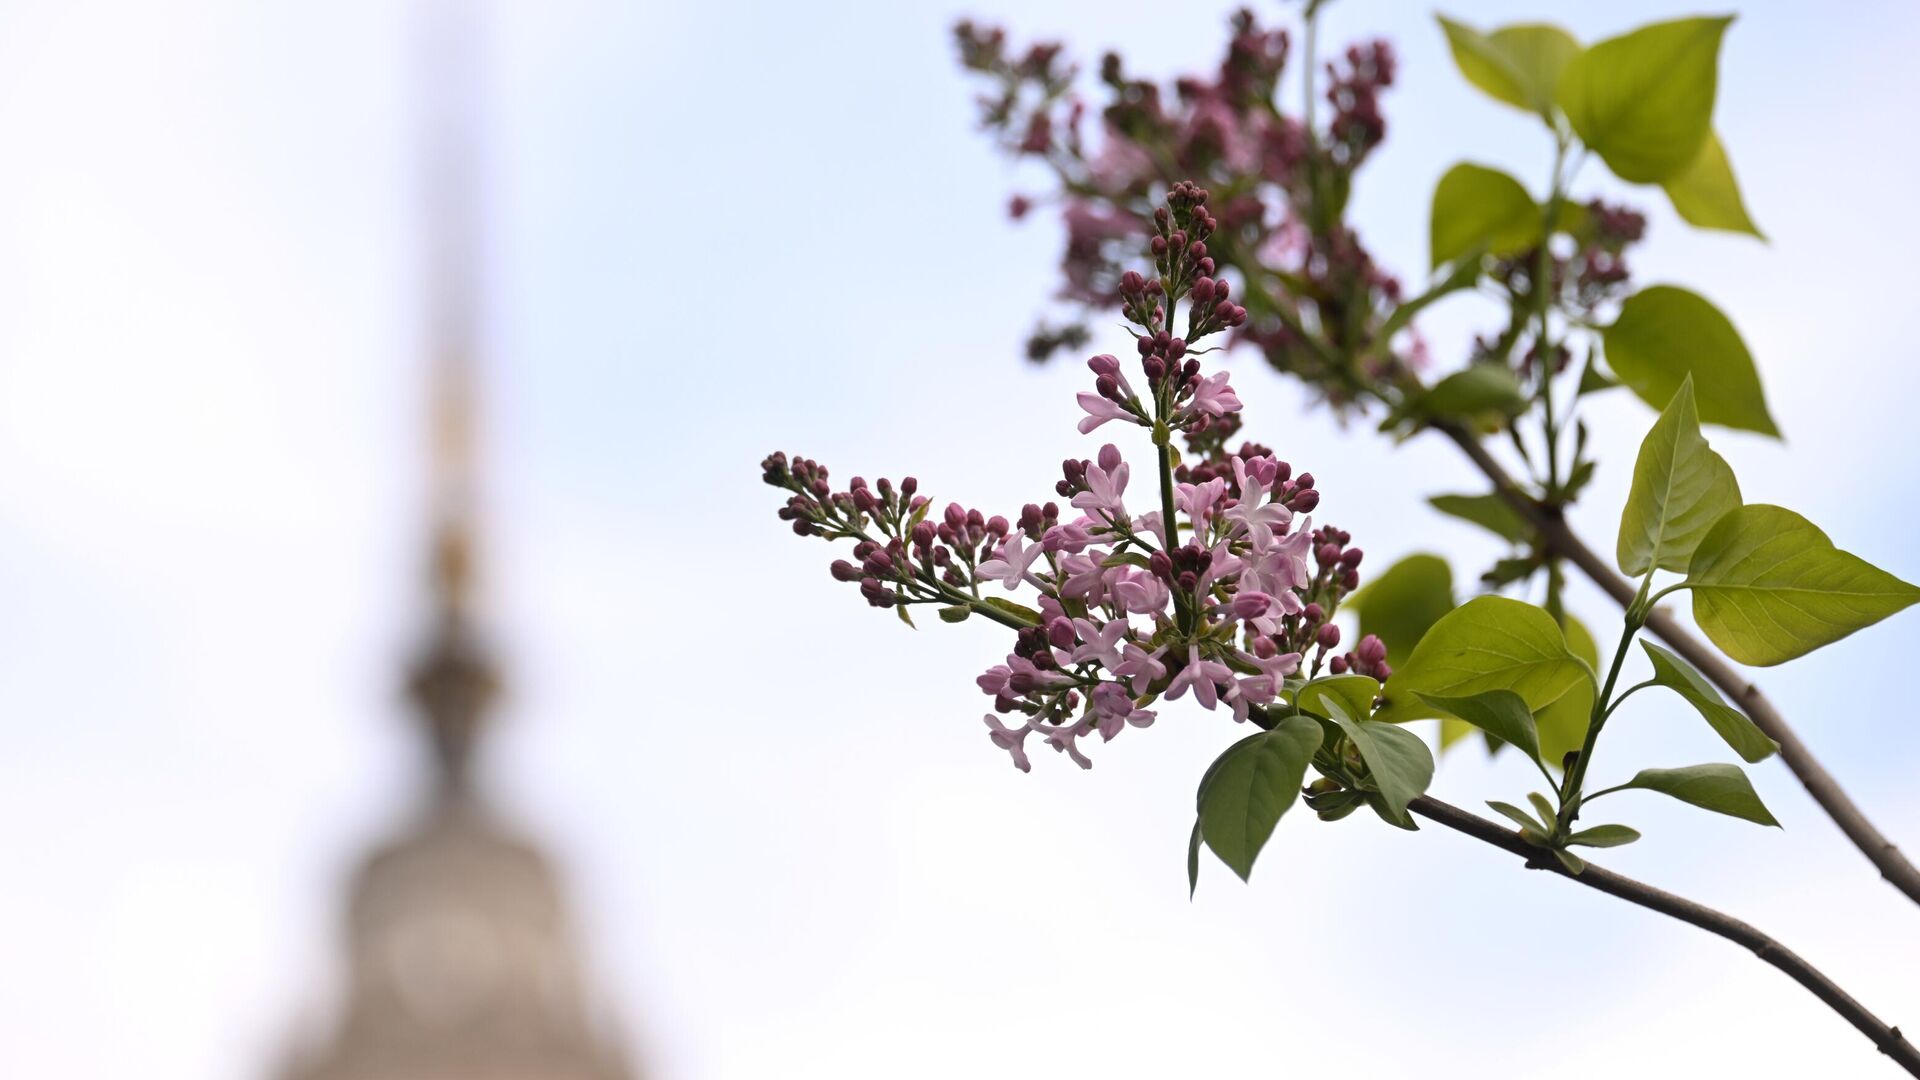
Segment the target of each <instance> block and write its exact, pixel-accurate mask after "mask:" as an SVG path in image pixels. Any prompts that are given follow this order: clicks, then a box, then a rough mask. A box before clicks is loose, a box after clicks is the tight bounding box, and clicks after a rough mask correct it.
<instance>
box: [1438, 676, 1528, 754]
mask: <svg viewBox="0 0 1920 1080" xmlns="http://www.w3.org/2000/svg"><path fill="white" fill-rule="evenodd" d="M1419 697H1420V700H1422V701H1424V702H1426V703H1427V704H1428V705H1431V706H1433V707H1434V708H1436V709H1439V710H1440V711H1441V712H1444V713H1450V714H1452V715H1453V716H1455V717H1458V718H1459V719H1461V720H1464V721H1466V722H1467V723H1469V724H1472V725H1473V726H1474V727H1477V728H1479V729H1480V730H1481V731H1484V732H1487V733H1488V734H1490V735H1493V736H1495V737H1497V738H1499V739H1500V740H1501V741H1503V742H1509V743H1512V744H1513V745H1515V746H1517V747H1519V748H1520V750H1521V752H1522V753H1524V754H1526V755H1527V756H1528V757H1530V758H1532V759H1533V760H1535V761H1539V760H1540V732H1539V730H1538V729H1537V728H1535V727H1534V723H1533V712H1532V711H1531V710H1529V709H1528V708H1527V703H1526V701H1525V700H1524V699H1522V698H1521V697H1520V695H1519V694H1516V693H1514V692H1513V691H1511V690H1488V691H1485V692H1483V693H1479V694H1474V695H1473V696H1471V697H1443V696H1441V695H1439V694H1421V695H1419Z"/></svg>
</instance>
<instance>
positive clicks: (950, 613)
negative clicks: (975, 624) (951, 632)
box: [940, 604, 973, 623]
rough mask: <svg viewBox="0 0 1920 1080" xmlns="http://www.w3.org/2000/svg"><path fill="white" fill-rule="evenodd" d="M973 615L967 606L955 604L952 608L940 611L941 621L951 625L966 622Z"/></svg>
mask: <svg viewBox="0 0 1920 1080" xmlns="http://www.w3.org/2000/svg"><path fill="white" fill-rule="evenodd" d="M971 614H973V609H972V608H970V607H968V606H967V605H965V604H955V605H953V606H952V607H943V608H941V609H940V621H941V622H949V623H961V622H966V621H967V616H969V615H971Z"/></svg>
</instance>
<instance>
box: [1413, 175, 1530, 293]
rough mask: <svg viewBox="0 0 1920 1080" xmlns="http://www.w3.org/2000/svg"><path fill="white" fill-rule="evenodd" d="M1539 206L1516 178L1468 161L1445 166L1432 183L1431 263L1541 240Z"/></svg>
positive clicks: (1505, 251)
mask: <svg viewBox="0 0 1920 1080" xmlns="http://www.w3.org/2000/svg"><path fill="white" fill-rule="evenodd" d="M1544 220H1545V219H1544V216H1543V214H1542V212H1541V210H1540V207H1539V206H1537V205H1535V204H1534V201H1533V196H1531V195H1528V194H1527V189H1526V188H1524V187H1522V186H1520V181H1518V180H1515V179H1514V178H1513V177H1511V176H1508V175H1507V174H1506V173H1503V172H1501V171H1500V170H1499V169H1490V168H1488V167H1486V166H1484V165H1473V164H1469V163H1466V162H1462V163H1461V164H1458V165H1455V166H1454V167H1453V168H1451V169H1448V170H1447V172H1446V175H1445V176H1442V177H1441V178H1440V183H1438V184H1437V185H1435V186H1434V189H1433V212H1432V216H1431V217H1430V218H1429V219H1428V227H1427V237H1428V241H1429V247H1428V250H1429V252H1431V255H1432V264H1431V265H1433V266H1435V267H1438V266H1440V265H1441V264H1443V263H1449V262H1452V261H1453V260H1455V259H1458V258H1460V257H1461V256H1463V255H1471V254H1474V253H1479V254H1483V255H1513V254H1517V253H1519V252H1522V251H1526V250H1527V249H1528V248H1531V247H1533V246H1534V245H1535V244H1538V243H1539V242H1540V231H1541V228H1542V227H1543V224H1544Z"/></svg>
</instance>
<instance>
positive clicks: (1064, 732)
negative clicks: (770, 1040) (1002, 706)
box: [1028, 720, 1093, 769]
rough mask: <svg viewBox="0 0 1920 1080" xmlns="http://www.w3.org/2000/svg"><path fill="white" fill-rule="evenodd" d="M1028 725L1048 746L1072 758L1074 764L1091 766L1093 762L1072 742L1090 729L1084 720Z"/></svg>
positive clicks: (1089, 767)
mask: <svg viewBox="0 0 1920 1080" xmlns="http://www.w3.org/2000/svg"><path fill="white" fill-rule="evenodd" d="M1028 726H1029V727H1031V728H1032V729H1033V730H1034V731H1037V732H1039V733H1040V736H1041V737H1042V738H1044V739H1046V740H1047V745H1048V746H1051V747H1053V748H1054V749H1055V750H1057V751H1060V752H1063V753H1065V754H1066V755H1067V756H1068V757H1070V758H1072V759H1073V763H1074V764H1075V765H1078V766H1080V767H1081V768H1083V769H1091V768H1093V762H1091V761H1089V760H1087V755H1085V754H1083V753H1081V752H1080V747H1079V746H1077V745H1075V743H1074V740H1075V739H1078V738H1079V737H1080V736H1082V735H1085V734H1086V733H1087V732H1088V731H1089V730H1091V726H1090V725H1089V724H1088V723H1087V722H1086V721H1085V720H1081V721H1079V722H1078V723H1074V724H1062V725H1060V726H1058V727H1042V726H1041V725H1039V724H1030V725H1028Z"/></svg>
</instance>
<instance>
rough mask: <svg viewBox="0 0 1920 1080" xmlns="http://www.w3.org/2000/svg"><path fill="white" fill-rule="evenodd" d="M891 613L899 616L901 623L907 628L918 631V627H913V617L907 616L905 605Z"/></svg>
mask: <svg viewBox="0 0 1920 1080" xmlns="http://www.w3.org/2000/svg"><path fill="white" fill-rule="evenodd" d="M893 613H894V614H896V615H898V616H900V621H901V622H903V623H906V624H907V625H908V626H910V627H912V628H913V629H915V630H918V629H920V628H919V627H917V626H914V625H913V616H911V615H909V614H907V605H905V604H901V605H899V606H897V607H895V608H894V609H893Z"/></svg>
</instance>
